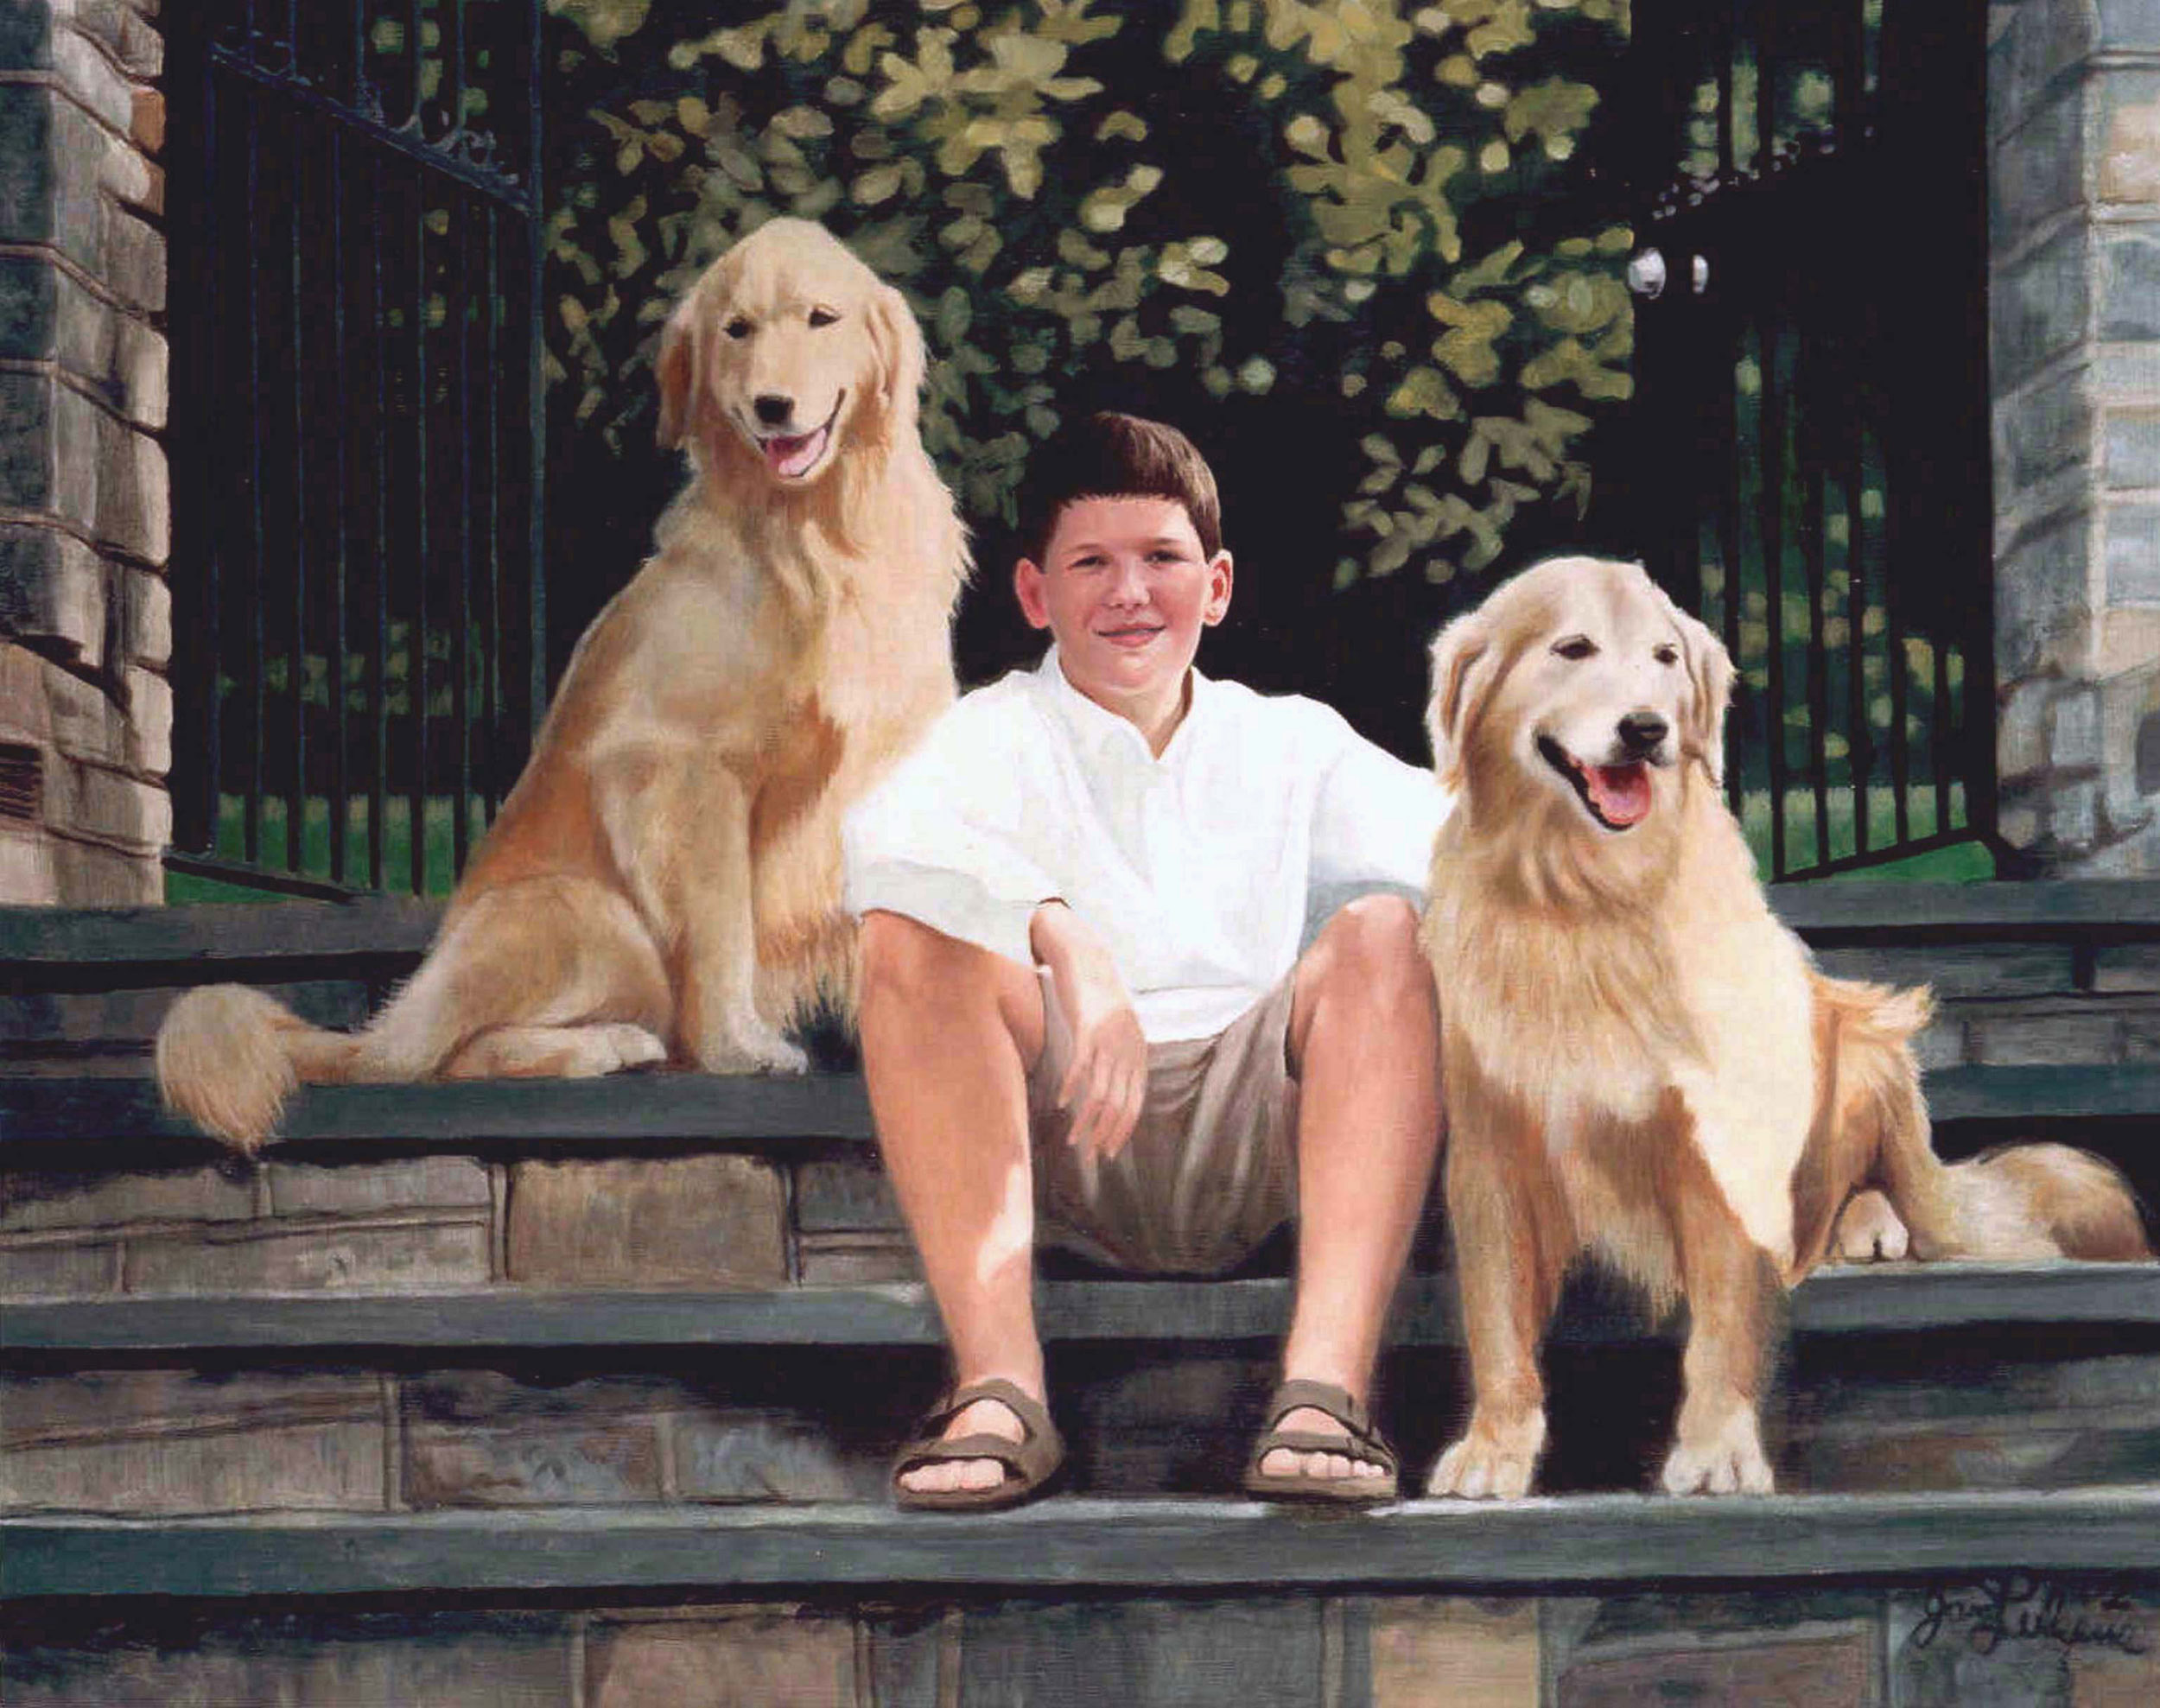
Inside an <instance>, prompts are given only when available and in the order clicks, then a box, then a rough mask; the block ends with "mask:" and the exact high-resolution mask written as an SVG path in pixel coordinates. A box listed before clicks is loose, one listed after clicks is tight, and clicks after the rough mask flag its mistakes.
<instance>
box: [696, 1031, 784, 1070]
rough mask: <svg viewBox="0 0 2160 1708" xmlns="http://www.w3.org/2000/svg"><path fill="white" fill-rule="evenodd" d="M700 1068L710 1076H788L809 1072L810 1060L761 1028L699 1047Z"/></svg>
mask: <svg viewBox="0 0 2160 1708" xmlns="http://www.w3.org/2000/svg"><path fill="white" fill-rule="evenodd" d="M696 1057H697V1065H698V1066H699V1067H700V1068H702V1069H703V1070H705V1071H706V1072H707V1073H727V1074H744V1073H785V1074H798V1073H807V1072H809V1071H810V1057H809V1055H808V1054H807V1053H806V1052H805V1051H804V1050H803V1049H802V1048H801V1047H800V1046H798V1045H797V1044H791V1043H789V1042H788V1041H787V1039H785V1038H783V1037H781V1036H780V1034H779V1033H778V1032H774V1031H773V1030H772V1029H771V1028H770V1027H767V1026H759V1028H757V1030H756V1031H754V1032H752V1031H750V1030H749V1029H747V1028H745V1030H744V1033H743V1034H742V1035H739V1036H735V1037H731V1038H714V1039H710V1040H708V1041H707V1042H706V1043H704V1044H700V1045H699V1046H698V1048H697V1051H696Z"/></svg>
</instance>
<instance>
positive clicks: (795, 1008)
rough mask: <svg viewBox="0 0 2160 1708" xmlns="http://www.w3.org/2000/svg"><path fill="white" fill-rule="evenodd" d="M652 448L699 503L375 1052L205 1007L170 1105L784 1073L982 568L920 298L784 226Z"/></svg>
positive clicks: (739, 262) (257, 1115)
mask: <svg viewBox="0 0 2160 1708" xmlns="http://www.w3.org/2000/svg"><path fill="white" fill-rule="evenodd" d="M657 375H658V382H659V390H660V441H661V443H662V444H663V445H664V446H677V445H679V446H682V447H683V448H685V449H686V450H687V451H688V453H689V462H690V480H689V485H688V486H686V487H685V488H684V489H683V492H682V493H681V494H680V495H679V496H678V497H677V498H676V500H675V502H674V503H673V504H672V505H670V507H669V509H668V511H667V512H666V513H665V514H664V516H663V517H661V520H660V523H659V526H658V530H657V533H656V544H657V547H658V549H657V550H656V552H655V554H654V555H653V556H652V557H651V558H650V559H649V560H648V561H647V562H645V566H644V567H643V568H641V569H639V571H638V574H637V575H635V576H634V577H633V578H632V580H631V581H630V582H629V583H628V584H627V585H626V587H624V588H623V589H622V591H621V592H620V593H619V594H617V595H616V596H615V598H614V599H613V600H611V601H610V602H609V604H608V606H607V609H606V610H604V611H603V612H601V613H600V616H599V617H598V618H597V619H594V623H593V625H592V626H591V627H590V628H589V629H588V630H587V631H586V632H585V634H584V636H583V638H581V640H580V641H579V643H578V645H577V650H576V651H575V655H574V656H573V657H572V658H571V661H570V666H569V671H568V672H567V673H566V675H565V676H564V677H563V681H562V688H561V689H560V690H559V691H558V693H557V694H556V699H555V703H554V705H553V706H552V707H551V708H550V710H549V713H548V716H547V719H546V721H545V724H544V725H543V728H542V730H541V732H540V735H539V738H538V740H537V742H536V743H535V746H534V749H533V754H532V758H531V760H530V763H529V764H528V765H527V766H526V768H525V771H524V775H523V776H522V777H521V778H519V779H518V785H517V787H516V788H515V789H513V790H512V791H511V794H510V797H509V798H508V799H507V800H506V801H505V803H503V809H502V811H501V814H500V815H499V816H498V818H497V819H496V821H495V823H494V825H493V826H492V828H491V829H490V830H489V831H488V834H487V835H486V838H485V840H484V841H482V842H481V844H480V847H479V848H478V849H477V850H475V852H474V854H473V860H472V863H471V864H470V866H469V867H467V870H466V873H465V875H464V877H463V879H462V880H461V882H460V884H459V886H458V888H457V892H456V893H455V894H454V896H452V898H451V899H450V905H449V908H448V911H447V912H446V914H445V915H444V917H443V924H442V934H441V936H440V937H438V938H437V939H436V941H435V945H434V947H433V949H430V951H429V955H428V957H427V959H426V961H425V962H422V965H421V967H420V968H419V970H418V972H417V973H416V975H414V977H413V978H412V980H411V981H410V983H408V984H407V985H406V986H405V987H404V988H403V990H402V991H401V992H400V993H399V994H397V997H396V998H395V999H394V1000H392V1001H391V1003H390V1004H389V1005H388V1006H386V1007H384V1010H383V1011H382V1013H379V1014H378V1015H377V1016H376V1018H375V1019H374V1020H373V1021H372V1023H371V1024H370V1025H368V1026H367V1028H366V1029H365V1031H362V1032H356V1033H349V1034H348V1033H341V1032H325V1031H322V1030H320V1029H318V1028H316V1027H313V1026H309V1025H304V1024H303V1023H302V1021H300V1020H299V1019H296V1018H295V1016H293V1015H292V1014H290V1013H288V1012H287V1011H286V1010H285V1009H283V1008H282V1007H281V1006H278V1005H277V1004H276V1002H274V1001H272V1000H270V998H268V997H267V996H264V995H263V994H260V993H259V992H256V991H253V990H250V989H248V988H245V987H241V986H236V985H225V986H213V987H206V988H205V989H202V990H200V991H195V992H193V993H190V994H188V995H187V996H185V997H183V998H182V999H181V1000H180V1001H179V1002H178V1003H176V1004H175V1006H174V1007H173V1009H172V1012H171V1013H170V1014H169V1015H168V1017H167V1019H166V1021H165V1024H164V1025H163V1027H162V1029H161V1030H160V1032H159V1034H158V1039H157V1068H158V1076H159V1079H160V1081H161V1083H162V1086H163V1089H164V1094H165V1097H166V1100H167V1102H168V1103H169V1104H170V1105H171V1106H172V1107H174V1108H177V1109H179V1110H181V1111H182V1112H184V1113H185V1114H188V1115H190V1116H191V1117H193V1118H194V1120H195V1121H197V1122H198V1123H199V1124H200V1125H201V1126H202V1127H206V1128H207V1129H208V1130H209V1131H211V1132H213V1133H217V1134H219V1135H220V1136H222V1137H223V1138H225V1139H226V1140H229V1141H231V1142H232V1143H234V1144H236V1145H238V1146H242V1147H244V1148H252V1147H253V1146H256V1145H257V1144H259V1143H260V1142H261V1141H262V1140H264V1138H265V1137H266V1136H267V1135H268V1134H269V1133H270V1131H271V1129H272V1128H273V1127H274V1126H275V1125H276V1119H277V1114H278V1111H279V1109H280V1108H281V1107H282V1105H283V1101H284V1099H285V1097H286V1095H288V1093H289V1091H290V1089H292V1087H293V1085H294V1084H295V1082H296V1081H302V1080H304V1081H311V1082H317V1083H336V1082H344V1081H410V1080H420V1079H427V1078H431V1077H440V1078H479V1077H487V1076H503V1075H579V1076H582V1075H592V1074H602V1073H608V1072H612V1071H613V1070H616V1069H618V1068H622V1067H630V1066H635V1065H638V1064H643V1063H647V1062H654V1061H659V1060H661V1059H663V1058H672V1059H674V1060H677V1061H679V1062H683V1063H685V1064H689V1065H692V1066H695V1067H698V1068H702V1069H704V1070H707V1071H708V1072H715V1073H740V1072H746V1071H757V1070H767V1071H778V1072H799V1071H800V1070H802V1069H803V1067H804V1065H805V1063H804V1054H803V1052H802V1051H801V1050H800V1049H799V1048H797V1045H795V1044H792V1043H791V1042H790V1041H789V1040H788V1039H787V1038H785V1036H783V1032H784V1029H785V1027H786V1026H787V1025H790V1024H791V1022H792V1021H793V1020H795V1019H797V1018H798V1017H800V1016H801V1015H802V1014H803V1013H804V1012H805V1011H806V1010H807V1009H809V1008H810V1007H811V1006H814V1005H815V1004H816V1002H817V1001H818V1000H821V998H822V999H823V1000H833V1001H837V1002H842V1003H844V1002H845V1001H846V1000H848V997H849V996H850V995H851V994H852V987H853V961H852V956H853V953H854V932H853V930H852V929H851V927H850V924H849V922H848V920H847V918H846V917H845V916H844V915H843V914H842V912H841V911H840V838H839V823H840V817H841V815H842V812H843V811H844V810H845V809H846V808H847V807H848V804H849V803H852V802H853V801H854V799H855V798H856V797H858V796H859V795H860V794H861V792H862V791H863V790H864V789H865V788H866V787H867V786H868V784H870V783H871V782H872V781H873V780H874V779H875V778H877V777H878V776H879V775H880V773H881V772H882V771H884V770H885V769H886V766H887V765H890V764H891V763H892V762H893V760H894V759H898V758H899V756H900V755H901V754H902V753H903V752H905V750H906V749H907V748H908V747H909V746H912V743H913V742H914V740H916V738H917V737H918V735H919V733H921V731H922V730H923V729H924V727H925V726H926V725H927V724H928V723H929V722H930V721H931V719H933V718H934V717H936V716H937V714H938V713H939V712H940V711H942V710H943V708H945V707H946V706H947V705H948V704H950V702H951V701H952V698H953V693H954V683H953V673H952V660H951V645H950V619H951V615H952V609H953V605H954V602H955V600H956V599H957V598H958V596H959V592H960V587H961V584H962V581H964V580H965V579H966V577H967V575H968V569H969V562H968V551H967V541H966V536H965V533H964V531H963V530H962V526H961V524H960V522H959V519H958V517H957V516H956V513H955V511H954V506H953V500H952V495H951V494H950V492H948V491H947V490H946V489H945V487H944V486H943V483H942V482H941V481H940V480H939V479H938V478H937V471H936V470H935V468H933V467H932V466H931V460H930V458H929V456H928V455H927V454H925V453H924V449H923V446H922V441H921V438H920V436H919V435H918V431H917V427H916V419H917V393H918V390H919V389H920V387H921V385H922V383H923V378H924V356H923V345H922V338H921V333H920V332H919V331H918V327H917V326H916V324H915V318H914V315H913V314H912V313H911V312H910V310H909V308H908V306H907V303H906V301H905V299H904V298H903V297H902V296H901V295H900V294H899V292H898V291H897V290H894V289H893V288H892V287H891V286H889V285H886V284H885V283H882V282H881V281H880V280H879V279H878V277H877V276H875V275H874V273H872V272H871V271H870V270H869V269H868V268H867V267H866V266H864V265H863V264H862V263H861V261H859V260H857V259H856V258H855V257H854V256H853V255H852V254H850V253H849V252H848V250H847V249H846V248H845V247H843V246H842V244H840V243H839V242H838V241H837V240H836V239H835V238H833V237H831V236H830V235H829V233H827V232H825V231H824V230H823V228H822V227H820V226H817V225H811V224H808V223H806V222H804V221H802V220H797V219H776V220H774V221H772V223H771V224H769V225H765V226H762V227H761V228H759V230H758V231H757V232H753V234H751V235H750V236H748V237H746V238H743V239H742V240H741V241H740V242H739V243H738V244H735V246H734V248H732V249H731V250H729V251H727V254H725V255H724V256H722V257H721V258H720V259H719V260H718V261H716V262H715V264H713V265H712V267H711V268H709V269H708V270H707V272H706V273H705V275H704V276H703V277H702V278H701V279H700V280H699V281H698V283H696V286H694V287H693V288H692V289H691V290H690V292H689V295H688V296H687V297H685V298H684V300H683V302H682V303H681V304H680V305H679V306H678V307H677V309H676V311H675V313H674V314H673V316H672V318H671V319H670V321H669V322H668V325H667V328H666V332H665V333H664V337H663V339H662V342H661V347H660V352H659V358H658V365H657Z"/></svg>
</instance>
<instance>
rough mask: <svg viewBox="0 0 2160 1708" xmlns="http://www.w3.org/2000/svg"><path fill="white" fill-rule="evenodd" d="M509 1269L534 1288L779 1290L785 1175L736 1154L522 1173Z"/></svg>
mask: <svg viewBox="0 0 2160 1708" xmlns="http://www.w3.org/2000/svg"><path fill="white" fill-rule="evenodd" d="M509 1267H510V1273H511V1278H512V1279H515V1280H518V1281H521V1282H524V1283H527V1284H529V1285H547V1286H630V1287H634V1286H783V1285H785V1283H786V1281H787V1279H788V1264H787V1237H786V1205H785V1194H784V1193H783V1191H782V1188H781V1181H780V1175H779V1171H778V1169H776V1168H774V1167H773V1166H772V1165H771V1164H769V1163H766V1162H761V1161H759V1160H758V1159H754V1158H751V1157H740V1156H702V1157H684V1158H680V1159H668V1160H664V1161H632V1160H615V1161H608V1162H565V1163H544V1162H524V1163H519V1164H518V1165H515V1167H514V1168H513V1169H512V1170H511V1185H510V1229H509Z"/></svg>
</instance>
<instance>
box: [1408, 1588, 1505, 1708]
mask: <svg viewBox="0 0 2160 1708" xmlns="http://www.w3.org/2000/svg"><path fill="white" fill-rule="evenodd" d="M1370 1629H1371V1633H1372V1635H1371V1644H1372V1708H1419V1705H1421V1704H1425V1703H1432V1702H1462V1703H1471V1702H1476V1703H1490V1704H1492V1705H1494V1708H1503V1705H1509V1704H1517V1703H1519V1704H1521V1705H1522V1708H1536V1705H1537V1704H1538V1703H1539V1702H1540V1701H1541V1696H1540V1692H1541V1688H1542V1685H1541V1679H1542V1676H1543V1673H1542V1667H1543V1660H1542V1655H1541V1648H1540V1645H1539V1641H1538V1610H1537V1604H1536V1603H1534V1602H1530V1601H1519V1602H1515V1603H1510V1604H1496V1603H1490V1602H1477V1601H1466V1600H1464V1599H1461V1598H1459V1597H1452V1596H1397V1597H1388V1599H1386V1600H1383V1601H1375V1603H1372V1610H1371V1615H1370Z"/></svg>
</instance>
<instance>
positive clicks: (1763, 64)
mask: <svg viewBox="0 0 2160 1708" xmlns="http://www.w3.org/2000/svg"><path fill="white" fill-rule="evenodd" d="M1774 16H1776V8H1775V6H1774V5H1768V4H1766V5H1761V6H1758V7H1757V9H1756V12H1755V169H1756V170H1757V172H1758V173H1760V174H1762V175H1763V176H1764V177H1768V176H1769V174H1770V170H1771V168H1772V167H1773V166H1774V165H1775V164H1776V160H1777V61H1776V60H1775V59H1774V58H1773V57H1772V56H1771V54H1770V25H1771V20H1772V19H1773V17H1774Z"/></svg>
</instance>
